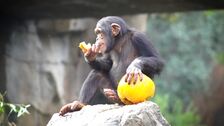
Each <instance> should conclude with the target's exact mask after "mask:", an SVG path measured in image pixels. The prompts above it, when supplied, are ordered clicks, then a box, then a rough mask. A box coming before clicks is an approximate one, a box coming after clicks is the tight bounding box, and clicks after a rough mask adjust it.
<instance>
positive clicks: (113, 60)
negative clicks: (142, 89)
mask: <svg viewBox="0 0 224 126" xmlns="http://www.w3.org/2000/svg"><path fill="white" fill-rule="evenodd" d="M95 33H96V35H97V37H96V42H95V44H93V45H92V47H91V48H90V49H89V50H88V51H87V52H85V53H84V57H85V60H86V61H87V63H88V64H89V65H90V66H91V67H92V71H91V72H90V73H89V75H88V77H87V78H86V80H85V81H84V83H83V86H82V89H81V92H80V97H79V101H74V102H72V103H69V104H67V105H64V106H63V107H62V108H61V110H60V112H59V113H60V115H64V114H65V113H67V112H71V111H77V110H80V109H81V108H82V107H83V106H85V105H87V104H89V105H94V104H106V103H107V104H108V103H119V104H122V102H121V101H120V99H119V97H118V95H117V92H116V89H117V85H118V81H119V80H120V79H121V77H122V76H124V75H125V76H126V78H125V80H126V82H128V83H130V82H131V80H132V79H134V83H135V82H136V81H137V79H138V78H140V80H142V79H143V77H142V76H143V74H142V73H144V74H146V75H147V76H149V77H150V78H152V79H153V77H154V75H155V74H159V73H160V72H161V70H162V68H163V62H162V60H161V58H160V57H159V54H158V52H157V51H156V50H155V48H154V47H153V45H152V43H151V42H150V41H149V40H148V39H147V38H146V36H145V35H144V34H143V33H140V32H137V31H135V30H133V29H131V28H129V27H128V26H127V24H126V23H125V21H124V20H123V19H121V18H120V17H116V16H108V17H104V18H102V19H100V20H99V21H98V22H97V25H96V28H95Z"/></svg>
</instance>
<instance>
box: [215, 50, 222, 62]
mask: <svg viewBox="0 0 224 126" xmlns="http://www.w3.org/2000/svg"><path fill="white" fill-rule="evenodd" d="M216 59H217V60H218V63H220V64H224V52H222V53H218V54H217V55H216Z"/></svg>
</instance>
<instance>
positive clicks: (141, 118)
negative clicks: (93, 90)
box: [47, 101, 170, 126]
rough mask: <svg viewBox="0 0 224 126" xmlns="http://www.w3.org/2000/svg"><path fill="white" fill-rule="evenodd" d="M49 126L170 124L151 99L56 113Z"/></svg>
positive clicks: (149, 125) (166, 125)
mask: <svg viewBox="0 0 224 126" xmlns="http://www.w3.org/2000/svg"><path fill="white" fill-rule="evenodd" d="M47 126H170V125H169V123H168V122H167V121H166V120H165V118H164V117H163V116H162V114H161V113H160V110H159V107H158V106H157V105H156V104H155V103H153V102H150V101H147V102H143V103H139V104H136V105H127V106H118V105H95V106H85V107H84V108H83V109H82V110H80V111H77V112H72V113H67V114H66V115H64V116H59V115H58V113H56V114H54V115H53V116H52V118H51V120H50V121H49V123H48V124H47Z"/></svg>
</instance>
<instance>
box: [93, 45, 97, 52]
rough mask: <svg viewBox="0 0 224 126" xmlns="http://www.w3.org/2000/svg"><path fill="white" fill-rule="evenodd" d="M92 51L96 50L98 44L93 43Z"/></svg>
mask: <svg viewBox="0 0 224 126" xmlns="http://www.w3.org/2000/svg"><path fill="white" fill-rule="evenodd" d="M92 52H96V44H93V45H92Z"/></svg>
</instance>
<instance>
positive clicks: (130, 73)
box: [125, 67, 143, 84]
mask: <svg viewBox="0 0 224 126" xmlns="http://www.w3.org/2000/svg"><path fill="white" fill-rule="evenodd" d="M139 77H140V81H142V79H143V73H142V71H141V69H139V68H137V67H131V68H128V69H127V71H126V77H125V82H128V84H130V83H131V80H132V79H133V78H134V80H133V84H135V83H136V82H137V80H138V78H139Z"/></svg>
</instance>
